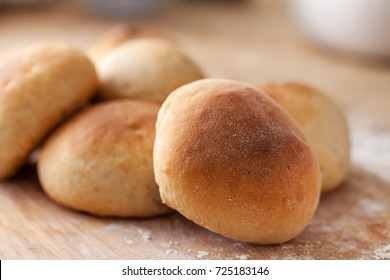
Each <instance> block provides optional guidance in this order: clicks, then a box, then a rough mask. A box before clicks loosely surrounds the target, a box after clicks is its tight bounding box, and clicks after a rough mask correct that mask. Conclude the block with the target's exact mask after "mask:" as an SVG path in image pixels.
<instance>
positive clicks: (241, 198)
mask: <svg viewBox="0 0 390 280" xmlns="http://www.w3.org/2000/svg"><path fill="white" fill-rule="evenodd" d="M154 172H155V177H156V181H157V183H158V185H159V187H160V195H161V197H162V200H163V202H164V203H166V204H167V205H169V206H170V207H172V208H174V209H176V210H178V211H179V212H180V213H182V214H183V215H184V216H186V217H187V218H189V219H190V220H192V221H194V222H195V223H197V224H199V225H201V226H203V227H206V228H208V229H210V230H212V231H214V232H217V233H220V234H222V235H224V236H227V237H231V238H233V239H237V240H241V241H248V242H254V243H262V244H271V243H282V242H285V241H288V240H290V239H292V238H294V237H295V236H296V235H298V234H299V233H300V232H301V231H302V230H303V229H304V228H305V227H306V225H307V223H308V222H309V220H310V218H311V217H312V216H313V214H314V212H315V210H316V208H317V204H318V200H319V194H320V172H319V167H318V163H317V161H316V159H315V158H314V155H313V153H312V151H311V148H310V147H309V145H308V143H307V140H306V139H305V137H304V135H303V133H302V132H301V130H300V128H299V127H298V125H297V124H296V122H295V121H294V120H293V119H292V118H291V117H290V115H288V114H287V113H286V112H285V111H284V110H283V109H282V108H281V107H280V106H279V105H277V104H276V103H275V102H274V101H273V100H272V99H271V98H269V97H268V96H266V95H265V94H263V93H261V92H259V91H257V90H256V89H255V88H253V87H251V86H249V85H247V84H245V83H241V82H236V81H230V80H221V79H205V80H200V81H197V82H193V83H190V84H187V85H185V86H183V87H180V88H178V89H177V90H176V91H174V92H173V93H172V94H171V95H170V96H169V97H168V98H167V100H166V101H165V102H164V104H163V106H162V108H161V110H160V112H159V115H158V120H157V132H156V141H155V146H154Z"/></svg>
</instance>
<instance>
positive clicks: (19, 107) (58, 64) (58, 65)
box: [0, 43, 98, 179]
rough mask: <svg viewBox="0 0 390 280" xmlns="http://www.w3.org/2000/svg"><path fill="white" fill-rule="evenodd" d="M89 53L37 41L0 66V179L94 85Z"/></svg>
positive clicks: (80, 102) (15, 169) (9, 171)
mask: <svg viewBox="0 0 390 280" xmlns="http://www.w3.org/2000/svg"><path fill="white" fill-rule="evenodd" d="M97 84H98V81H97V75H96V72H95V69H94V66H93V65H92V63H91V62H90V61H89V59H88V58H87V56H86V55H85V54H84V53H83V52H81V51H79V50H77V49H75V48H73V47H70V46H67V45H65V44H60V43H41V44H37V45H33V46H31V47H29V48H26V49H24V50H22V51H20V52H18V53H15V54H13V55H12V56H10V57H8V58H6V59H5V60H4V61H2V62H1V64H0V179H4V178H7V177H9V176H12V175H13V174H15V173H16V171H17V170H18V169H19V167H20V166H21V165H22V164H23V163H24V162H25V161H26V160H27V158H28V156H29V154H30V153H31V152H32V151H33V150H34V148H35V147H36V146H37V145H38V144H39V143H40V141H42V139H43V138H44V137H45V135H46V134H47V133H48V132H49V131H50V130H51V129H52V128H53V127H54V126H55V125H56V124H58V123H59V121H60V120H61V119H62V118H63V117H64V116H66V115H67V114H69V113H70V112H71V111H73V110H74V109H75V108H77V107H78V106H80V104H82V103H84V102H85V101H86V100H87V99H88V98H89V97H90V96H91V95H92V94H93V92H94V90H95V89H96V88H97Z"/></svg>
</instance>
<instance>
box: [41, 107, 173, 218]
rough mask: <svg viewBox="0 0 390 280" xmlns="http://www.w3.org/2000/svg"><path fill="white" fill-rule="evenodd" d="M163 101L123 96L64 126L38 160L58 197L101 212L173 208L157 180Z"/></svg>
mask: <svg viewBox="0 0 390 280" xmlns="http://www.w3.org/2000/svg"><path fill="white" fill-rule="evenodd" d="M158 110H159V105H158V104H155V103H152V102H147V101H135V100H134V101H133V100H118V101H111V102H106V103H100V104H98V105H94V106H91V107H89V108H87V109H85V110H84V111H82V112H81V113H79V114H77V115H76V116H75V117H73V118H72V119H71V120H69V121H68V122H66V123H65V124H64V125H63V126H61V127H60V128H59V130H57V131H56V132H54V134H53V135H52V136H51V137H50V138H49V139H48V141H47V142H46V143H45V144H44V146H43V148H42V151H41V155H40V158H39V160H38V175H39V180H40V182H41V184H42V187H43V189H44V190H45V192H46V193H47V195H48V196H49V197H51V198H52V199H53V200H54V201H56V202H58V203H60V204H62V205H64V206H67V207H70V208H72V209H75V210H80V211H85V212H88V213H91V214H94V215H98V216H117V217H150V216H154V215H159V214H164V213H167V212H169V211H170V209H169V208H168V207H166V206H165V205H163V204H162V203H161V199H160V197H159V192H158V186H157V185H156V183H155V181H154V176H153V163H152V160H153V159H152V150H153V142H154V136H155V127H154V125H155V122H156V118H157V112H158Z"/></svg>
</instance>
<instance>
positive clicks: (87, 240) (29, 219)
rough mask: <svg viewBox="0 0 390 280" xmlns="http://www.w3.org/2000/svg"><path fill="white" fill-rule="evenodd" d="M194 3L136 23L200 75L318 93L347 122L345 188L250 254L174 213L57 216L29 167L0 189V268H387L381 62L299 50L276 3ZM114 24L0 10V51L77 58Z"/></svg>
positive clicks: (387, 95)
mask: <svg viewBox="0 0 390 280" xmlns="http://www.w3.org/2000/svg"><path fill="white" fill-rule="evenodd" d="M195 2H196V1H195ZM201 2H202V3H199V2H198V3H188V2H186V3H182V4H178V5H177V6H175V7H174V8H172V9H169V10H167V11H165V12H163V13H160V14H158V15H156V16H154V17H149V18H143V19H138V20H137V21H138V22H141V23H147V24H152V25H156V26H159V27H162V28H165V29H167V30H169V31H171V32H172V33H173V34H174V35H175V36H176V37H177V39H178V43H179V44H180V45H181V47H182V48H183V49H184V50H185V52H186V53H188V54H189V56H191V57H192V58H193V59H194V60H195V61H196V62H197V63H198V64H199V65H200V66H201V67H202V69H203V70H204V72H205V73H206V74H207V76H209V77H221V78H231V79H237V80H243V81H246V82H250V83H252V84H255V85H257V84H261V83H264V82H268V81H287V80H288V81H302V82H305V83H308V84H312V85H313V86H316V87H318V88H320V89H322V90H323V91H324V92H325V93H326V94H328V95H329V96H331V97H332V98H333V99H334V100H335V101H336V102H337V103H338V104H339V105H340V107H341V108H342V109H343V110H344V112H345V113H346V115H347V117H348V121H349V126H350V130H351V138H352V167H351V171H350V173H349V175H348V178H347V180H346V182H345V183H344V184H343V185H342V186H341V187H340V188H339V189H338V190H337V191H335V192H333V193H330V194H328V195H324V196H323V197H322V198H321V201H320V205H319V208H318V211H317V213H316V215H315V217H314V218H313V219H312V221H311V222H310V224H309V226H308V227H307V228H306V230H305V231H304V232H303V233H302V234H301V235H299V236H298V237H297V238H295V239H294V240H293V241H291V242H288V243H285V244H282V245H272V246H260V245H253V244H247V243H242V242H237V241H234V240H230V239H227V238H224V237H221V236H219V235H217V234H214V233H212V232H209V231H207V230H206V229H203V228H201V227H199V226H197V225H195V224H194V223H192V222H190V221H188V220H186V219H185V218H183V217H182V216H180V215H179V214H172V215H168V216H163V217H158V218H154V219H102V218H96V217H93V216H90V215H86V214H83V213H78V212H74V211H71V210H68V209H65V208H63V207H61V206H58V205H56V204H55V203H53V202H52V201H50V200H49V199H48V198H47V197H46V196H45V194H44V193H43V191H42V189H41V187H40V186H39V182H38V179H37V176H36V171H35V166H34V165H28V166H25V167H24V168H23V169H22V170H21V172H20V173H19V174H18V176H16V177H15V178H13V179H10V180H7V181H2V182H0V258H1V259H390V64H386V63H381V62H380V63H378V62H375V63H374V62H370V61H359V60H356V59H353V58H346V57H343V56H340V55H338V54H332V53H329V52H326V51H323V50H321V49H319V48H316V47H314V46H312V45H310V44H308V43H307V42H306V41H305V40H304V39H303V38H302V37H301V36H300V35H299V32H298V31H297V30H296V29H295V28H294V25H293V24H292V22H291V19H290V18H289V17H288V13H287V10H286V7H285V6H284V4H283V2H282V1H248V3H247V4H245V5H242V6H237V5H236V6H234V5H233V6H232V5H223V4H210V3H207V1H201ZM116 21H117V20H115V19H107V18H101V17H97V16H94V15H92V14H89V13H87V12H86V11H82V10H76V9H75V8H74V7H70V6H69V7H68V6H55V7H51V8H45V9H36V10H27V9H9V8H7V9H0V51H1V53H2V55H6V54H7V53H8V52H9V51H11V50H13V49H14V48H19V47H23V46H25V45H26V44H28V43H31V42H35V41H42V40H63V41H67V42H70V43H72V44H75V45H77V46H79V47H81V48H85V49H87V48H88V46H89V45H90V44H91V43H92V42H93V41H94V40H95V39H96V38H97V37H98V36H99V35H101V34H102V32H104V31H105V30H106V29H107V28H109V27H110V26H111V25H112V24H114V23H115V22H116ZM0 56H1V55H0Z"/></svg>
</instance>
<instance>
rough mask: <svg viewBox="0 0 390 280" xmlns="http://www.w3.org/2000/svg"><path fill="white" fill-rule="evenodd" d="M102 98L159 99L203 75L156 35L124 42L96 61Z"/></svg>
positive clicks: (100, 96)
mask: <svg viewBox="0 0 390 280" xmlns="http://www.w3.org/2000/svg"><path fill="white" fill-rule="evenodd" d="M97 68H98V73H99V76H100V80H101V88H100V91H99V94H98V97H99V98H100V99H101V100H108V99H117V98H136V99H145V100H152V101H157V102H160V103H162V102H163V101H164V100H165V98H166V97H167V96H168V94H169V93H170V92H171V91H173V90H174V89H176V88H177V87H179V86H181V85H184V84H186V83H188V82H191V81H194V80H198V79H201V78H202V77H203V75H202V73H201V71H200V70H199V69H198V67H197V66H196V65H195V64H194V63H193V62H192V61H191V60H190V59H189V58H188V57H187V56H185V55H184V54H183V53H182V52H181V51H179V50H178V49H177V48H175V47H174V46H173V45H172V44H170V43H168V42H166V41H163V40H156V39H142V40H141V39H139V40H135V41H131V42H127V43H124V44H122V45H121V46H119V47H118V48H116V49H114V50H113V51H112V52H110V53H109V54H107V55H106V56H105V57H103V59H101V60H100V61H99V63H98V66H97Z"/></svg>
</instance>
